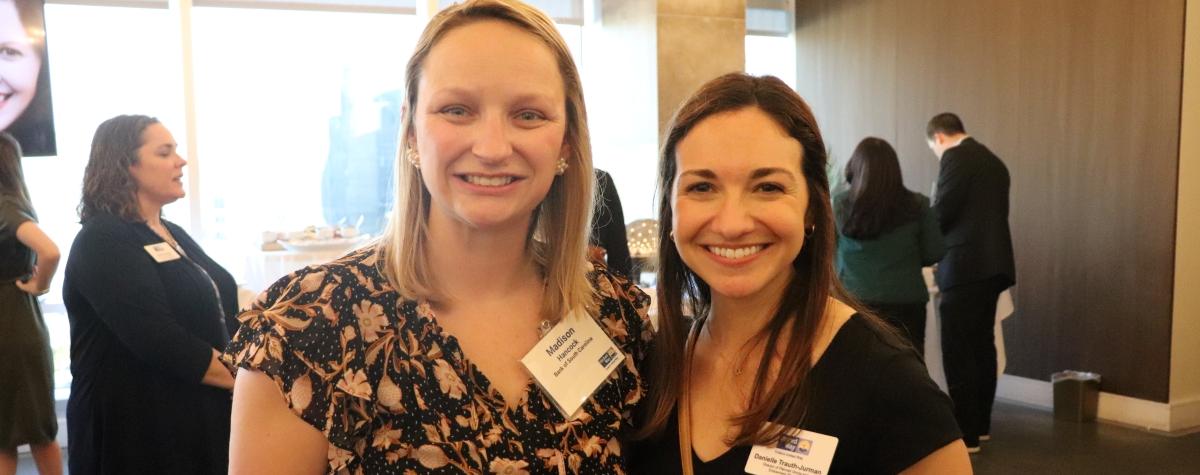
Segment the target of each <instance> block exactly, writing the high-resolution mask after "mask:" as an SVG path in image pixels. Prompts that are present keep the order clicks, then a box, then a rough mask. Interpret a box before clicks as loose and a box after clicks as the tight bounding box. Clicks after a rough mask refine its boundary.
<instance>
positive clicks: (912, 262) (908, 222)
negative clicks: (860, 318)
mask: <svg viewBox="0 0 1200 475" xmlns="http://www.w3.org/2000/svg"><path fill="white" fill-rule="evenodd" d="M845 177H846V183H847V184H848V185H849V189H848V190H845V191H842V192H840V193H837V194H835V195H834V197H833V213H834V217H835V218H836V220H837V230H838V245H837V260H836V269H837V274H838V278H839V279H841V281H842V285H844V286H845V287H846V290H848V291H849V292H850V294H851V295H853V296H854V297H855V298H857V299H858V300H859V301H861V302H862V303H864V304H866V305H867V307H869V308H870V309H871V310H874V311H875V312H876V314H877V315H879V316H881V317H883V318H884V319H885V320H887V321H888V322H889V323H891V324H892V325H893V326H895V327H896V328H897V329H899V330H900V331H901V333H903V334H904V335H906V336H908V337H909V340H910V341H911V342H912V344H913V347H914V348H916V349H917V351H918V352H920V353H921V354H922V355H923V354H924V353H925V318H926V312H925V304H926V303H927V302H928V301H929V291H928V289H927V288H926V285H925V278H924V277H923V276H922V275H921V268H922V267H925V266H930V265H933V264H934V263H936V262H937V261H938V260H940V259H941V258H942V256H943V255H944V254H945V253H946V250H945V248H944V247H943V245H942V232H941V230H940V229H939V228H938V222H937V216H935V215H934V213H933V211H932V210H931V209H930V207H929V198H928V197H927V196H924V195H922V194H920V193H915V192H912V191H909V190H908V189H907V188H905V187H904V177H903V176H901V174H900V161H899V159H898V158H897V157H896V150H895V149H893V148H892V146H891V144H888V143H887V141H885V140H883V139H880V138H876V137H867V138H865V139H863V140H862V141H861V142H859V143H858V146H857V147H855V149H854V153H853V154H852V155H851V156H850V161H849V162H847V163H846V170H845Z"/></svg>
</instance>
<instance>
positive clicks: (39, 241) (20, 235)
mask: <svg viewBox="0 0 1200 475" xmlns="http://www.w3.org/2000/svg"><path fill="white" fill-rule="evenodd" d="M17 240H18V241H21V244H24V245H25V246H26V247H28V248H29V249H32V250H33V252H34V253H35V254H37V266H35V267H34V268H33V278H32V279H29V280H27V281H25V282H21V281H19V280H18V281H17V287H19V288H20V289H21V290H23V291H25V292H26V293H29V294H33V295H39V294H43V293H45V292H46V291H47V290H49V289H50V281H52V280H53V279H54V272H55V271H56V270H58V259H59V253H58V246H56V245H54V241H52V240H50V236H47V235H46V233H44V232H42V228H40V227H38V225H37V223H35V222H33V221H26V222H24V223H21V225H20V226H18V227H17Z"/></svg>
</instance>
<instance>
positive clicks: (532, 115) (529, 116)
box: [517, 111, 546, 122]
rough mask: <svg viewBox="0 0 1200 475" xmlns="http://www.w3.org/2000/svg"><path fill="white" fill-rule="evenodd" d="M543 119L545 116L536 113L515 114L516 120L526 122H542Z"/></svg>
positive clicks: (522, 112) (523, 112)
mask: <svg viewBox="0 0 1200 475" xmlns="http://www.w3.org/2000/svg"><path fill="white" fill-rule="evenodd" d="M545 118H546V117H545V116H543V115H542V114H540V113H538V112H536V111H521V112H518V113H517V120H522V121H527V122H528V121H535V120H542V119H545Z"/></svg>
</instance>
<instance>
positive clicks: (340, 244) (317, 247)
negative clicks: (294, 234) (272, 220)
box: [279, 234, 371, 252]
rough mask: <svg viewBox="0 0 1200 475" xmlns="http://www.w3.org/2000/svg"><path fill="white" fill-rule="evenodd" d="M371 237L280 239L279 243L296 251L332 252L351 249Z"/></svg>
mask: <svg viewBox="0 0 1200 475" xmlns="http://www.w3.org/2000/svg"><path fill="white" fill-rule="evenodd" d="M370 238H371V235H370V234H359V235H358V236H354V237H348V238H332V239H288V240H282V239H281V240H279V245H281V246H283V248H284V249H287V250H289V251H295V252H330V251H340V250H347V251H348V250H350V249H353V248H354V247H355V246H357V245H359V244H362V243H364V242H367V240H368V239H370Z"/></svg>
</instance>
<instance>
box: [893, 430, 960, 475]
mask: <svg viewBox="0 0 1200 475" xmlns="http://www.w3.org/2000/svg"><path fill="white" fill-rule="evenodd" d="M900 473H902V474H904V475H924V474H930V475H960V474H961V475H970V474H971V473H973V472H972V470H971V458H970V456H968V455H967V446H966V445H963V441H962V439H958V440H955V441H954V442H951V443H949V444H947V445H946V446H944V447H942V448H940V449H937V450H935V451H934V452H933V453H931V454H929V455H926V456H925V458H923V459H921V460H919V461H917V463H915V464H913V465H912V466H911V467H908V468H906V469H904V471H903V472H900Z"/></svg>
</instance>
